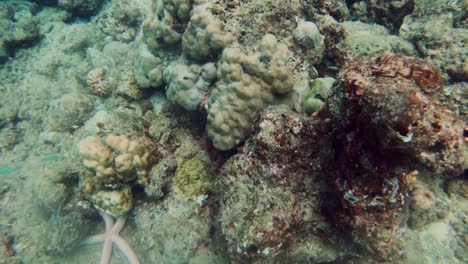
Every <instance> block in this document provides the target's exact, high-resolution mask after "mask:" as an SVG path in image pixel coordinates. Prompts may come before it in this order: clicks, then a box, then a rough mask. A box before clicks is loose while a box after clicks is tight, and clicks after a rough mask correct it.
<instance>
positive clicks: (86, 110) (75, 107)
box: [48, 93, 96, 131]
mask: <svg viewBox="0 0 468 264" xmlns="http://www.w3.org/2000/svg"><path fill="white" fill-rule="evenodd" d="M95 105H96V97H94V96H90V95H87V94H79V93H69V94H64V95H63V96H62V97H60V98H58V99H55V100H53V101H52V102H51V103H50V104H49V109H48V118H49V125H50V127H51V128H52V130H55V131H71V130H74V129H76V128H78V127H79V126H81V125H83V123H84V122H85V121H86V120H87V119H88V118H90V117H91V114H92V111H93V110H94V106H95Z"/></svg>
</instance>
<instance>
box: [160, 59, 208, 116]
mask: <svg viewBox="0 0 468 264" xmlns="http://www.w3.org/2000/svg"><path fill="white" fill-rule="evenodd" d="M164 78H165V80H166V83H167V84H168V85H167V88H166V96H167V99H168V100H169V101H170V102H172V103H176V104H178V105H180V106H182V107H183V108H184V109H185V110H187V111H192V110H196V109H202V106H203V105H202V101H203V98H204V95H206V93H207V90H208V87H209V86H210V84H211V83H212V82H213V81H214V80H215V79H216V66H215V65H214V63H206V64H204V65H198V64H191V65H187V64H185V63H184V62H180V61H176V62H173V63H171V64H170V65H169V66H168V67H167V68H166V70H165V71H164Z"/></svg>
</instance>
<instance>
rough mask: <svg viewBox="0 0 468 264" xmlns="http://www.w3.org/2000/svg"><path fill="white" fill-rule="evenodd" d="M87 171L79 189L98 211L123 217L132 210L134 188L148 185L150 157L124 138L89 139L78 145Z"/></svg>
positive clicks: (82, 177)
mask: <svg viewBox="0 0 468 264" xmlns="http://www.w3.org/2000/svg"><path fill="white" fill-rule="evenodd" d="M79 152H80V156H81V158H82V159H83V165H84V166H85V168H86V170H85V171H84V172H83V174H82V175H81V182H80V188H81V190H82V192H83V193H84V194H85V197H87V198H88V199H89V200H90V201H91V202H92V203H93V205H94V206H95V207H96V208H99V209H100V210H102V211H104V212H106V213H109V214H111V215H114V216H121V215H124V214H126V213H127V212H128V211H130V210H131V209H132V207H133V196H132V194H131V187H132V186H133V185H135V184H139V185H142V186H144V185H145V184H147V182H148V181H149V179H148V177H149V176H148V171H147V170H148V167H149V165H150V160H149V153H148V151H147V150H146V149H145V147H144V146H143V145H142V144H140V143H138V142H136V141H131V140H129V139H128V138H127V137H125V136H115V135H109V136H107V137H106V138H105V140H103V139H102V138H101V137H99V136H89V137H87V138H85V139H83V140H82V141H80V143H79Z"/></svg>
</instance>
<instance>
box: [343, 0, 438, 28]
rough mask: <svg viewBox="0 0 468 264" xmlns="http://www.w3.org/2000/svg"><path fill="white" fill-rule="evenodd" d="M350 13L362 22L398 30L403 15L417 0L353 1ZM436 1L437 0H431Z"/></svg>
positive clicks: (409, 10) (407, 12)
mask: <svg viewBox="0 0 468 264" xmlns="http://www.w3.org/2000/svg"><path fill="white" fill-rule="evenodd" d="M353 2H354V3H353V4H352V5H351V14H352V15H353V16H354V17H356V18H358V19H359V20H360V21H362V22H366V23H371V22H375V23H378V24H381V25H383V26H385V27H386V28H388V29H389V30H391V31H393V32H395V31H396V32H398V29H399V28H400V26H401V24H402V23H403V19H404V18H405V16H407V15H409V14H411V13H412V12H413V10H414V7H415V2H418V1H417V0H399V1H375V0H370V1H353ZM433 2H438V1H433Z"/></svg>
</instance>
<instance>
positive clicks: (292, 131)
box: [216, 106, 326, 263]
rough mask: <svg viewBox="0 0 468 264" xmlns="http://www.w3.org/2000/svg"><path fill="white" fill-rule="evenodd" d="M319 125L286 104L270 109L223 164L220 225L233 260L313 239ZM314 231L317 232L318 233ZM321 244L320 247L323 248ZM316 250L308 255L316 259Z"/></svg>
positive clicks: (318, 218) (268, 257) (268, 254)
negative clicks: (251, 134)
mask: <svg viewBox="0 0 468 264" xmlns="http://www.w3.org/2000/svg"><path fill="white" fill-rule="evenodd" d="M319 131H320V129H319V123H318V122H317V120H313V119H310V118H307V117H304V116H302V115H299V114H296V113H294V112H292V111H291V110H289V109H288V108H287V107H281V106H277V107H269V108H267V109H266V110H264V111H263V112H262V113H261V115H260V117H259V122H258V123H257V125H256V126H255V131H254V133H253V136H252V137H251V138H250V139H249V140H248V141H247V142H246V143H245V144H244V146H243V147H242V148H241V149H240V151H239V153H238V154H236V155H234V156H232V157H231V158H230V159H229V160H228V161H227V162H226V163H225V164H224V165H223V167H222V172H221V173H222V175H221V177H220V184H219V185H220V186H219V187H217V188H216V189H217V190H219V191H218V193H217V194H218V195H219V196H220V216H219V219H220V224H221V228H222V233H223V235H224V236H225V238H226V241H227V246H228V250H229V252H230V253H231V254H232V255H233V256H234V257H235V259H236V260H237V261H240V262H246V261H247V262H249V261H252V260H259V259H263V260H264V261H266V262H265V263H272V262H271V261H273V260H274V257H275V256H280V255H282V254H284V253H285V252H288V251H289V248H288V246H289V245H296V246H298V244H302V243H304V244H308V243H310V244H309V245H312V244H313V245H314V246H313V247H315V246H316V247H319V248H324V246H323V245H320V243H319V242H317V240H316V239H317V237H316V235H318V233H320V231H319V229H320V226H323V225H326V224H325V223H324V222H325V220H324V219H323V218H322V217H323V216H322V215H321V214H318V213H316V212H318V210H320V209H319V208H320V206H321V198H320V191H319V190H320V189H321V188H323V187H324V185H323V182H322V179H323V178H321V177H320V175H321V172H320V170H321V169H320V163H321V154H320V151H321V149H323V150H325V149H326V147H325V148H322V147H321V145H322V143H323V142H326V137H323V138H322V137H321V134H320V133H319ZM322 190H324V189H322ZM316 232H318V233H316ZM322 246H323V247H322ZM319 255H320V253H318V252H317V255H315V256H313V255H311V256H310V259H311V260H315V261H318V260H320V257H319Z"/></svg>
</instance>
